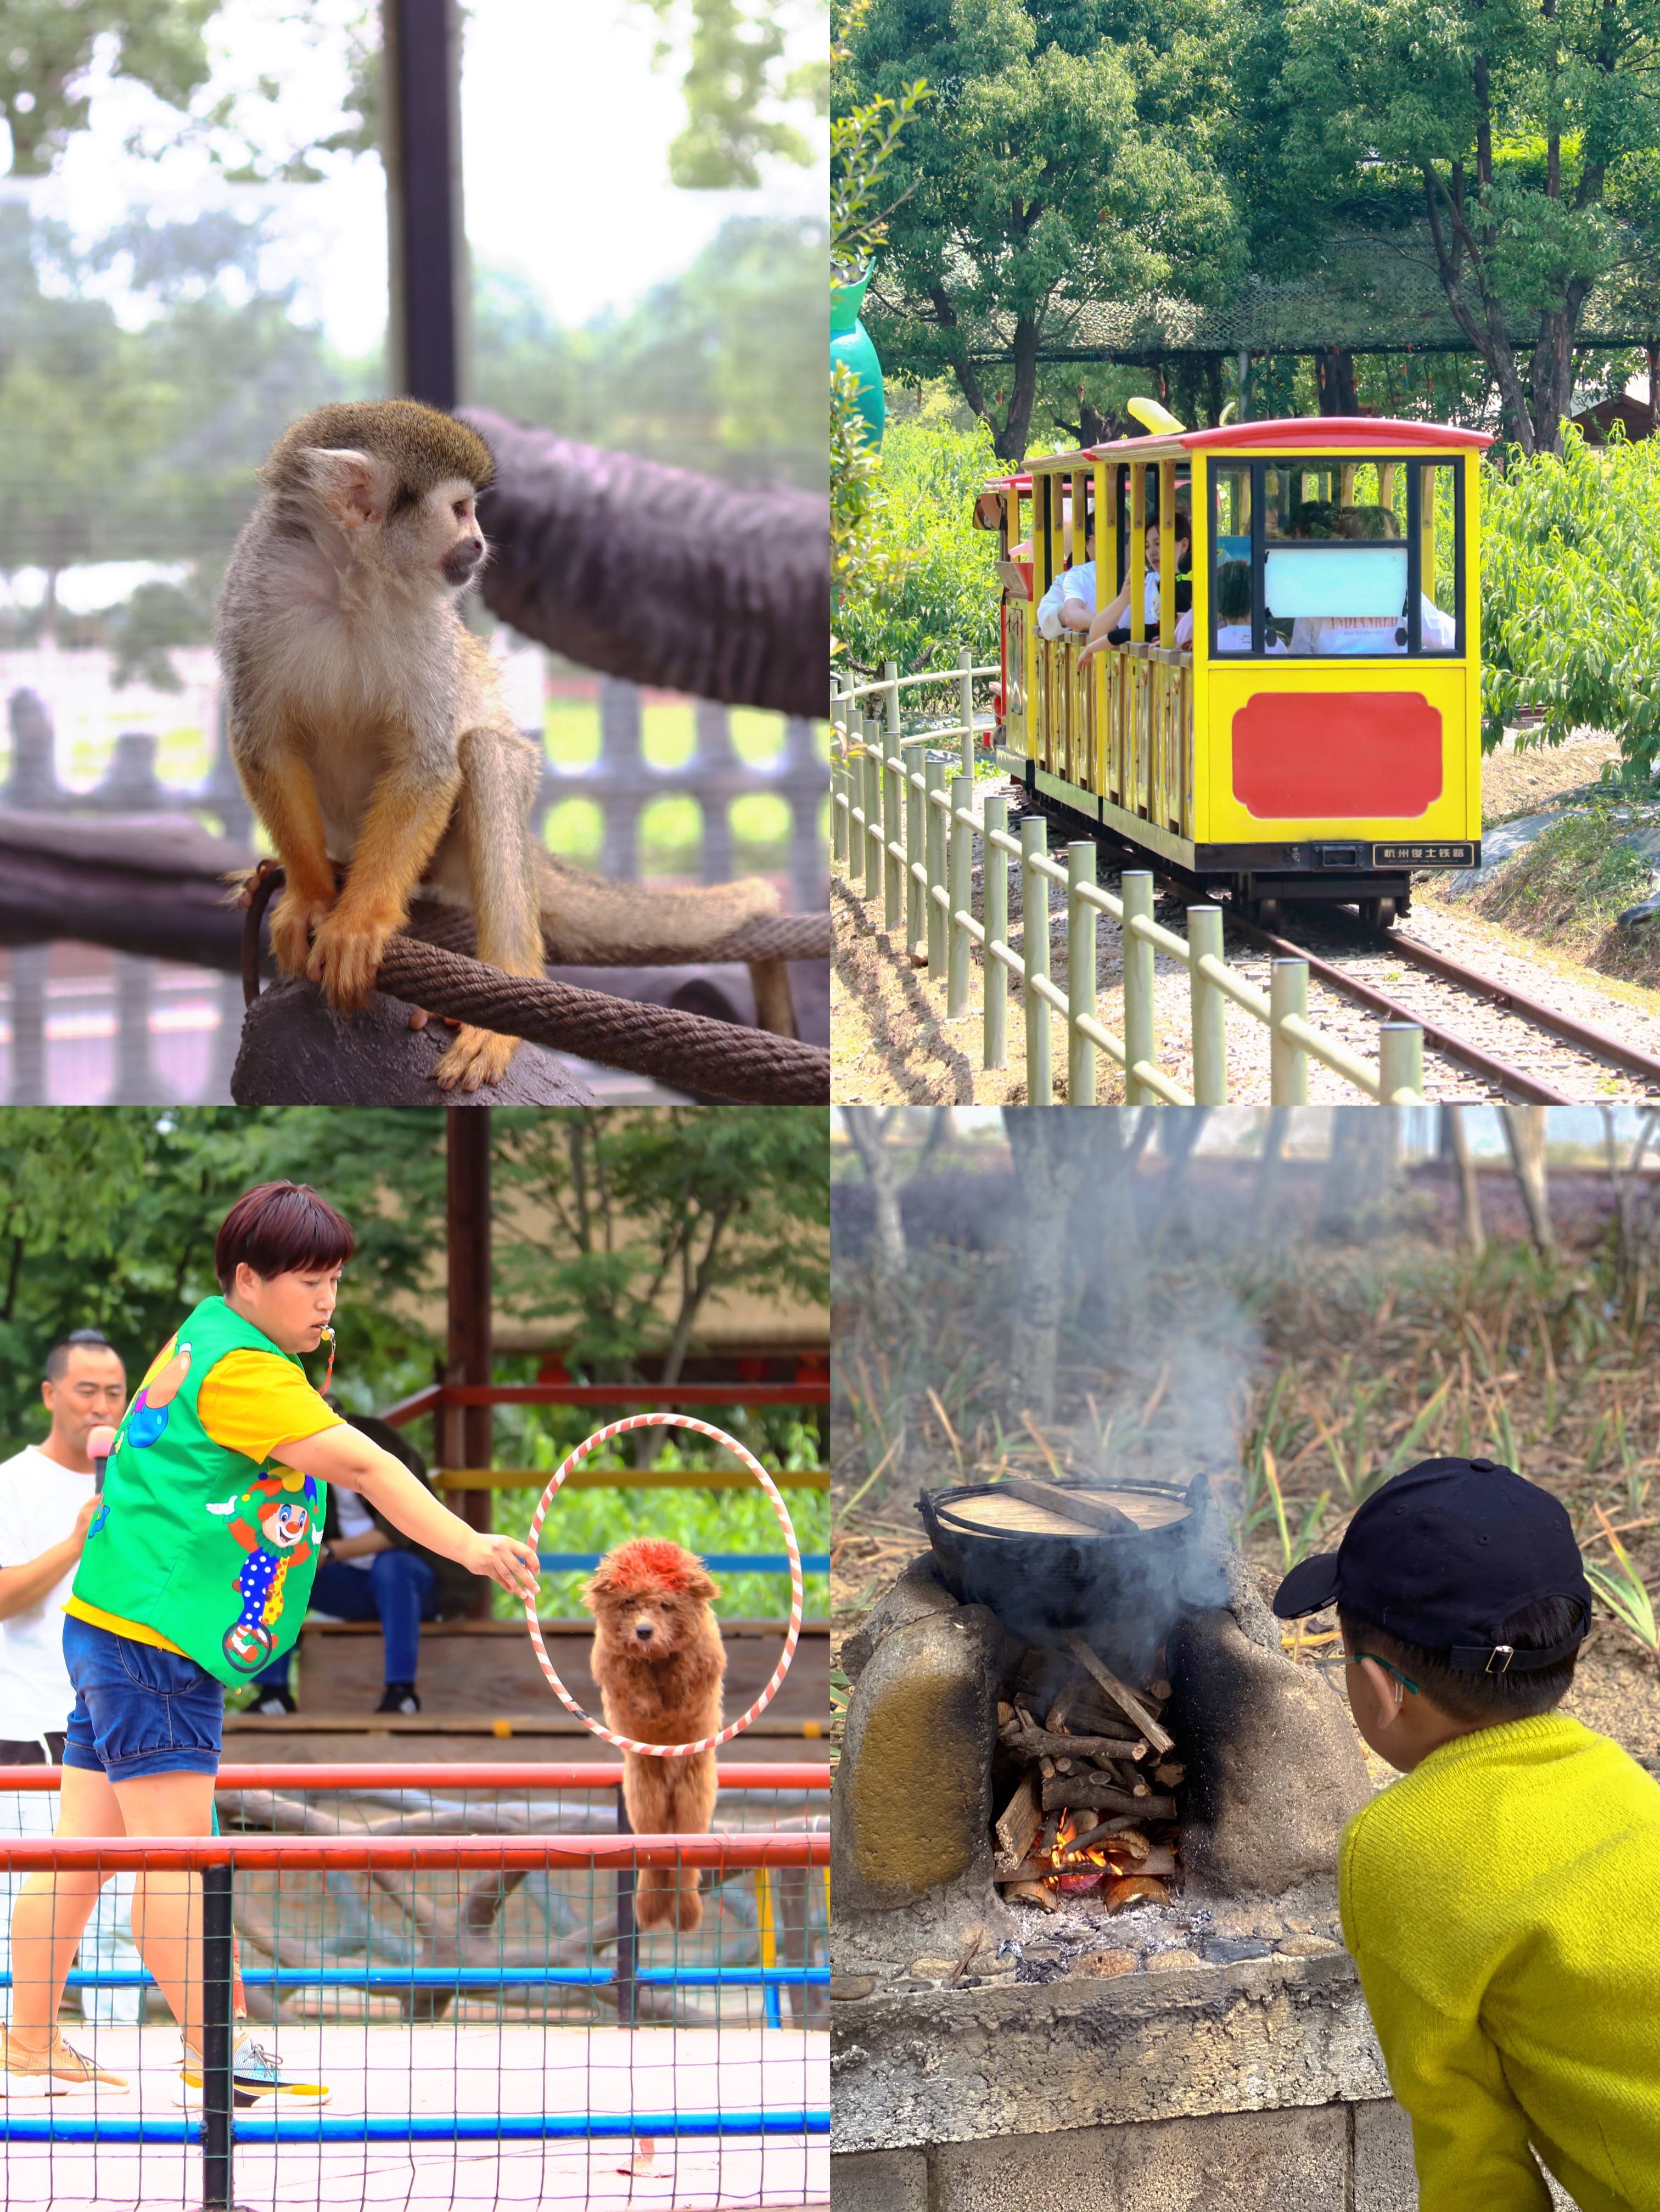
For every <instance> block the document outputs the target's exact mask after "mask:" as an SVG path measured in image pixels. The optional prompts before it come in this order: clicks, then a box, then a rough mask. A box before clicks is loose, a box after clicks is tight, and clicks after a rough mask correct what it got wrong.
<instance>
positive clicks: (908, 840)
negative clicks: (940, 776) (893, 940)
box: [899, 753, 928, 960]
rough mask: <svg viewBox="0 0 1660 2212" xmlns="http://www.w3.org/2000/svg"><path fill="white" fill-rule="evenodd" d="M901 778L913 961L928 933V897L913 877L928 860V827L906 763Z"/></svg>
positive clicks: (907, 937) (908, 928)
mask: <svg viewBox="0 0 1660 2212" xmlns="http://www.w3.org/2000/svg"><path fill="white" fill-rule="evenodd" d="M899 757H900V759H901V760H904V758H905V757H904V755H903V753H901V754H900V756H899ZM904 775H905V947H906V950H907V951H909V954H910V957H911V958H912V959H913V960H915V958H916V957H917V953H918V951H919V949H920V948H921V945H922V943H923V941H924V939H926V938H927V929H928V923H927V915H926V914H925V913H924V912H923V902H924V900H925V898H926V896H927V893H926V892H925V890H924V889H923V887H922V885H921V884H919V883H918V882H917V880H916V873H915V867H916V864H917V863H918V862H919V861H920V862H922V863H924V864H926V862H927V846H928V840H927V823H925V821H924V820H923V818H922V817H923V811H924V809H925V807H926V805H927V801H926V800H925V799H924V798H923V796H922V787H921V783H920V782H919V781H918V772H917V770H915V769H913V768H912V767H911V765H910V763H909V761H906V762H905V771H904Z"/></svg>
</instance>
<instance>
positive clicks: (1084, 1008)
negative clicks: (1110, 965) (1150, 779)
mask: <svg viewBox="0 0 1660 2212" xmlns="http://www.w3.org/2000/svg"><path fill="white" fill-rule="evenodd" d="M1094 881H1095V846H1094V842H1093V841H1092V840H1091V839H1090V838H1087V837H1084V838H1080V839H1079V841H1078V842H1077V843H1076V844H1073V845H1068V846H1067V1105H1068V1106H1093V1105H1094V1103H1095V1045H1094V1043H1093V1042H1092V1040H1091V1039H1090V1038H1089V1037H1086V1036H1085V1035H1084V1033H1083V1031H1082V1030H1080V1029H1079V1026H1078V1018H1079V1015H1080V1014H1088V1015H1091V1016H1093V1014H1094V1012H1095V948H1096V941H1097V931H1096V923H1097V921H1098V918H1099V909H1098V908H1096V907H1093V906H1091V904H1090V902H1089V901H1088V900H1087V899H1082V898H1079V896H1078V887H1079V884H1092V883H1093V882H1094Z"/></svg>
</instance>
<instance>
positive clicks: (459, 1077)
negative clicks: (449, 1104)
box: [432, 1023, 519, 1091]
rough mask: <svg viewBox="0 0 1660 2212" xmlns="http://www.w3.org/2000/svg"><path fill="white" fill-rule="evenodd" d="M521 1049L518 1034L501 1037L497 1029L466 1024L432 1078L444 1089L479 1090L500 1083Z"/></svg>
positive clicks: (433, 1072) (435, 1069)
mask: <svg viewBox="0 0 1660 2212" xmlns="http://www.w3.org/2000/svg"><path fill="white" fill-rule="evenodd" d="M518 1049H519V1040H518V1038H517V1037H510V1036H497V1035H496V1031H495V1030H477V1029H474V1028H473V1027H472V1026H471V1024H470V1023H469V1024H465V1025H464V1026H463V1028H462V1029H461V1030H460V1032H459V1035H458V1036H457V1037H456V1040H455V1042H454V1043H453V1045H452V1046H451V1047H450V1048H449V1050H448V1051H447V1053H446V1054H444V1057H443V1058H442V1060H440V1061H439V1063H438V1065H437V1066H436V1067H435V1068H434V1070H433V1071H432V1075H433V1080H434V1082H435V1083H436V1084H437V1085H438V1086H439V1088H440V1090H441V1091H454V1090H456V1089H457V1088H458V1087H459V1089H461V1090H463V1091H477V1088H478V1087H479V1085H481V1084H483V1083H499V1082H500V1081H501V1080H502V1077H503V1076H504V1075H505V1074H506V1073H507V1072H508V1061H509V1060H511V1059H512V1058H513V1055H514V1053H516V1052H517V1051H518Z"/></svg>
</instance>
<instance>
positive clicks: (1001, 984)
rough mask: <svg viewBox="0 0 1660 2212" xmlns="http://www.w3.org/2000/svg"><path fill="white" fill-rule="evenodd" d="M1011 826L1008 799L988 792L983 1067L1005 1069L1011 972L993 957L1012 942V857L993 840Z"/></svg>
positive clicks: (984, 856)
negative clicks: (997, 949) (996, 947)
mask: <svg viewBox="0 0 1660 2212" xmlns="http://www.w3.org/2000/svg"><path fill="white" fill-rule="evenodd" d="M1008 826H1009V802H1008V800H1007V799H1006V797H1005V796H1004V794H1003V793H1001V792H988V793H987V795H986V835H985V840H984V842H983V844H982V848H981V854H982V858H981V875H982V884H983V889H982V893H981V904H982V908H983V909H984V912H985V917H986V954H985V975H984V978H983V986H984V990H985V994H986V1034H985V1044H984V1048H983V1050H982V1053H981V1055H980V1060H981V1065H982V1066H984V1067H1006V1066H1008V1064H1009V1044H1008V1003H1009V971H1008V969H1006V967H1005V966H1004V965H1003V963H1002V962H1001V961H1000V960H997V959H994V957H992V947H993V946H994V945H1003V946H1005V947H1006V946H1007V944H1008V939H1009V856H1008V854H1006V852H1004V850H1003V848H1001V846H1000V845H994V844H993V842H992V839H993V837H994V836H1006V835H1007V832H1008Z"/></svg>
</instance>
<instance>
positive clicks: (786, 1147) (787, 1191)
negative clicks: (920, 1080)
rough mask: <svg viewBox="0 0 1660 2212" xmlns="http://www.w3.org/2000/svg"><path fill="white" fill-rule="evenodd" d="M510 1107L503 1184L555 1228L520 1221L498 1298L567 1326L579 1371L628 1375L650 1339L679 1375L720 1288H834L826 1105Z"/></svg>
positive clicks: (808, 1291)
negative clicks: (827, 1241)
mask: <svg viewBox="0 0 1660 2212" xmlns="http://www.w3.org/2000/svg"><path fill="white" fill-rule="evenodd" d="M503 1120H504V1123H505V1127H504V1129H503V1135H504V1138H505V1143H504V1145H503V1146H502V1151H501V1154H500V1158H499V1165H498V1176H499V1179H500V1182H501V1185H502V1190H503V1192H504V1193H513V1192H515V1191H517V1192H520V1193H522V1194H524V1195H525V1196H526V1198H527V1199H530V1200H532V1201H533V1202H534V1204H535V1205H536V1206H538V1208H539V1207H544V1206H545V1207H547V1208H548V1209H550V1212H551V1215H552V1219H553V1225H554V1226H553V1231H552V1233H551V1235H550V1237H548V1238H547V1240H546V1241H545V1242H544V1243H538V1242H537V1241H535V1240H534V1239H533V1238H532V1236H531V1235H530V1233H529V1231H527V1230H524V1229H521V1234H520V1240H519V1242H518V1243H516V1244H515V1245H514V1246H513V1247H511V1248H510V1249H508V1251H506V1252H504V1253H503V1255H502V1259H501V1261H500V1263H499V1269H498V1276H499V1280H500V1282H501V1285H502V1295H503V1297H504V1299H505V1300H506V1301H507V1302H508V1303H509V1304H512V1305H513V1306H514V1309H515V1310H517V1311H518V1312H520V1313H522V1314H525V1315H526V1316H529V1317H531V1318H533V1319H538V1320H552V1321H556V1322H560V1323H561V1324H562V1325H563V1328H565V1330H567V1331H568V1332H569V1339H568V1340H569V1351H568V1353H567V1357H568V1358H569V1359H570V1360H571V1362H572V1363H573V1364H575V1366H576V1367H578V1368H579V1369H581V1370H584V1371H600V1372H603V1373H604V1374H605V1375H607V1376H618V1377H623V1378H626V1377H628V1376H630V1375H632V1374H635V1373H636V1372H637V1370H636V1369H635V1364H634V1363H635V1358H637V1356H638V1354H639V1353H640V1352H641V1351H642V1349H643V1348H644V1347H645V1346H647V1345H648V1344H649V1345H651V1346H654V1348H663V1352H664V1358H663V1375H664V1377H665V1379H666V1380H667V1381H671V1382H672V1380H673V1379H674V1377H675V1376H678V1374H679V1372H680V1370H681V1366H682V1364H683V1363H684V1359H685V1356H686V1352H687V1351H688V1349H689V1347H690V1345H691V1343H692V1341H693V1339H694V1335H695V1333H696V1326H697V1319H698V1316H699V1313H700V1312H701V1311H702V1308H703V1307H704V1305H705V1304H706V1302H707V1301H708V1299H709V1298H710V1297H714V1295H715V1294H716V1293H717V1292H719V1291H721V1290H722V1289H724V1288H727V1287H728V1286H732V1285H738V1284H742V1285H743V1286H744V1287H745V1289H746V1290H747V1291H750V1292H751V1293H755V1292H766V1291H773V1292H777V1293H783V1294H785V1295H788V1296H794V1297H804V1298H816V1299H823V1298H824V1297H825V1296H826V1294H827V1289H826V1285H827V1271H828V1267H829V1260H828V1256H827V1253H826V1250H825V1246H824V1235H823V1231H822V1225H823V1224H824V1223H825V1222H826V1221H827V1220H828V1218H829V1213H830V1198H829V1174H830V1170H829V1165H828V1158H829V1148H830V1130H829V1124H828V1115H826V1114H823V1113H819V1112H818V1111H816V1110H813V1109H806V1108H804V1109H800V1110H796V1109H792V1110H791V1111H790V1112H788V1113H780V1112H779V1111H777V1109H775V1108H772V1107H767V1106H693V1107H678V1106H677V1107H665V1108H659V1109H654V1110H653V1111H652V1112H650V1113H637V1114H617V1113H616V1112H608V1111H606V1110H605V1109H597V1110H596V1109H589V1108H582V1107H575V1108H572V1109H569V1110H568V1111H566V1112H562V1113H560V1114H557V1115H554V1114H525V1115H514V1116H513V1117H511V1118H508V1117H506V1116H504V1117H503ZM524 1218H526V1217H524V1216H523V1215H521V1216H520V1220H521V1222H522V1221H523V1220H524ZM665 1311H667V1312H669V1313H671V1314H672V1316H673V1318H672V1323H671V1325H670V1327H669V1329H668V1332H667V1343H666V1347H664V1346H663V1339H664V1334H665V1331H664V1326H663V1322H662V1320H661V1318H660V1316H661V1315H662V1314H663V1313H664V1312H665Z"/></svg>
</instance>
